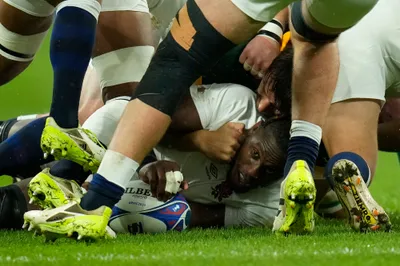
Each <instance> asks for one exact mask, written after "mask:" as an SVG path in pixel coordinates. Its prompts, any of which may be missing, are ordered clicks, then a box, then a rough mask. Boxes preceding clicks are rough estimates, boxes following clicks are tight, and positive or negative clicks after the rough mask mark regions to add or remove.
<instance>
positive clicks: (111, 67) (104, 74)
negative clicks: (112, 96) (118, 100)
mask: <svg viewBox="0 0 400 266" xmlns="http://www.w3.org/2000/svg"><path fill="white" fill-rule="evenodd" d="M153 54H154V47H153V46H134V47H128V48H123V49H119V50H116V51H113V52H109V53H106V54H103V55H100V56H96V57H95V58H93V60H92V63H93V66H94V68H95V69H96V72H97V74H98V75H99V79H100V88H102V89H103V88H104V87H109V86H114V85H119V84H123V83H128V82H139V81H140V80H141V79H142V77H143V75H144V73H145V72H146V70H147V67H148V66H149V64H150V61H151V58H152V57H153Z"/></svg>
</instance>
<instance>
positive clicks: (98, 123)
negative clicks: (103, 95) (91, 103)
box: [82, 96, 130, 146]
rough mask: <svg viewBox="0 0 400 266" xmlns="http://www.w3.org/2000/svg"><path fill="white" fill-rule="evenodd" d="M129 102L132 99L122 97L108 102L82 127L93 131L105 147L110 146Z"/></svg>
mask: <svg viewBox="0 0 400 266" xmlns="http://www.w3.org/2000/svg"><path fill="white" fill-rule="evenodd" d="M129 100H130V97H126V96H122V97H117V98H114V99H112V100H109V101H107V102H106V104H105V105H104V106H103V107H101V108H100V109H98V110H97V111H96V112H94V113H93V114H92V115H91V116H90V117H89V118H88V119H87V120H86V122H85V123H84V124H83V125H82V127H83V128H86V129H89V130H90V131H92V132H93V133H94V134H95V135H96V136H97V138H98V139H99V140H100V141H101V142H102V143H103V144H104V145H106V146H108V145H110V142H111V139H112V137H113V135H114V132H115V129H116V128H117V125H118V122H119V119H120V118H121V116H122V113H123V112H124V110H125V107H126V105H127V104H128V103H129Z"/></svg>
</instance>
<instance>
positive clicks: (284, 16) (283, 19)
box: [274, 7, 289, 32]
mask: <svg viewBox="0 0 400 266" xmlns="http://www.w3.org/2000/svg"><path fill="white" fill-rule="evenodd" d="M274 19H275V20H277V21H279V22H280V23H281V24H282V26H283V32H286V31H288V30H289V8H288V7H286V8H285V9H283V10H282V11H280V12H279V13H278V14H276V16H275V17H274Z"/></svg>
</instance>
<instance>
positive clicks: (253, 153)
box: [250, 148, 260, 160]
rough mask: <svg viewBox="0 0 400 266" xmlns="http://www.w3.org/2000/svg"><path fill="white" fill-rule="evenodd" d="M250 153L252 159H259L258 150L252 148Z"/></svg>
mask: <svg viewBox="0 0 400 266" xmlns="http://www.w3.org/2000/svg"><path fill="white" fill-rule="evenodd" d="M250 155H251V158H252V159H253V160H260V153H259V152H258V150H256V149H254V148H253V149H251V150H250Z"/></svg>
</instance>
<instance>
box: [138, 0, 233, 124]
mask: <svg viewBox="0 0 400 266" xmlns="http://www.w3.org/2000/svg"><path fill="white" fill-rule="evenodd" d="M174 23H175V24H174V26H173V28H172V29H171V32H170V33H169V34H168V35H167V37H166V38H165V39H164V41H163V42H162V43H161V44H160V46H159V47H158V49H157V51H156V53H155V55H154V57H153V59H152V61H151V62H150V65H149V67H148V69H147V71H146V73H145V75H144V76H143V78H142V80H141V82H140V84H139V86H138V87H137V89H136V91H135V93H134V95H133V97H132V99H135V98H138V99H139V100H141V101H142V102H144V103H146V104H148V105H150V106H152V107H154V108H156V109H158V110H159V111H161V112H163V113H165V114H167V115H169V116H171V115H172V114H173V113H174V112H175V109H176V107H177V106H178V105H179V103H180V101H181V99H182V98H183V96H184V95H185V93H186V92H187V91H188V89H189V87H190V86H191V85H192V84H193V82H194V81H195V80H196V79H197V78H198V77H200V76H201V75H203V74H205V73H206V72H207V71H208V70H209V69H210V68H211V67H212V66H213V65H214V64H215V63H216V62H217V61H218V59H219V58H221V57H222V56H223V55H224V54H225V53H226V52H227V51H229V50H230V49H231V48H232V47H234V44H233V43H232V42H230V41H229V40H228V39H226V38H225V37H224V36H222V35H221V34H220V33H219V32H217V31H216V30H215V29H214V28H213V27H212V25H211V24H210V23H209V22H208V21H207V19H206V18H205V17H204V15H203V13H202V12H201V10H200V9H199V7H198V6H197V4H196V3H195V2H194V0H189V1H188V2H187V5H186V7H184V8H182V10H181V11H180V12H179V13H178V15H177V17H176V21H174Z"/></svg>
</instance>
